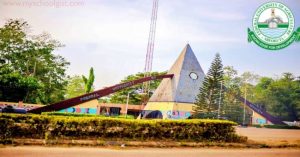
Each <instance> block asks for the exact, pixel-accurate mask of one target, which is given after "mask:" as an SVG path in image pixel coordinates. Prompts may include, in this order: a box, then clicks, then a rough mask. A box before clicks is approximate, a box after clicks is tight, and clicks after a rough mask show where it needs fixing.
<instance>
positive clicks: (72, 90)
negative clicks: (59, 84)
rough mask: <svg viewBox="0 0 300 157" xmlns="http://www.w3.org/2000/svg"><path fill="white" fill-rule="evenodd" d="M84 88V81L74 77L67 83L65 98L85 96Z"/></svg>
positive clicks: (76, 76)
mask: <svg viewBox="0 0 300 157" xmlns="http://www.w3.org/2000/svg"><path fill="white" fill-rule="evenodd" d="M84 86H85V84H84V81H83V79H82V78H81V77H80V76H78V75H75V76H73V77H71V78H70V79H69V81H68V85H67V88H66V96H65V97H66V98H73V97H76V96H79V95H83V94H85V93H86V92H85V87H84Z"/></svg>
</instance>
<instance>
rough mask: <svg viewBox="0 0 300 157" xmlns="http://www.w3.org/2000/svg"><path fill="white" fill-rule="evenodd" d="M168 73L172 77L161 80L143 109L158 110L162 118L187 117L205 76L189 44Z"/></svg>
mask: <svg viewBox="0 0 300 157" xmlns="http://www.w3.org/2000/svg"><path fill="white" fill-rule="evenodd" d="M168 73H169V74H174V77H173V78H172V79H164V80H162V82H161V83H160V85H159V86H158V88H157V89H156V90H155V92H154V93H153V95H152V96H151V98H150V99H149V102H148V103H147V105H146V106H145V108H144V110H145V111H153V110H159V111H160V112H162V115H163V118H169V119H182V118H188V117H189V116H190V115H191V112H192V108H193V105H194V102H195V99H196V96H197V95H198V93H199V88H200V86H201V85H202V82H203V80H204V76H205V74H204V72H203V70H202V68H201V66H200V64H199V62H198V60H197V58H196V56H195V54H194V52H193V50H192V49H191V47H190V45H189V44H187V45H186V46H185V47H184V49H183V50H182V52H181V53H180V55H179V57H178V58H177V60H176V61H175V63H174V64H173V66H172V67H171V69H170V70H169V71H168Z"/></svg>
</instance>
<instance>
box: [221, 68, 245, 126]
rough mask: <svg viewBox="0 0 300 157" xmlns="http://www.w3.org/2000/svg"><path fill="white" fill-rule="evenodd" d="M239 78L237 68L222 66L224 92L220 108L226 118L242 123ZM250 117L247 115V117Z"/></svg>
mask: <svg viewBox="0 0 300 157" xmlns="http://www.w3.org/2000/svg"><path fill="white" fill-rule="evenodd" d="M241 83H242V81H241V78H240V77H239V76H238V72H237V70H235V69H234V68H233V67H231V66H226V67H224V85H225V87H226V92H225V93H224V101H223V102H224V104H223V109H222V111H223V112H222V117H225V118H226V119H228V120H231V121H234V122H237V123H239V124H242V122H243V105H244V104H243V103H242V102H240V101H239V99H238V98H239V97H240V96H241V89H240V85H241ZM249 118H250V117H249V116H248V115H247V119H249Z"/></svg>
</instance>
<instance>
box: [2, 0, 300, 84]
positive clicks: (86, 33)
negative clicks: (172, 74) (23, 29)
mask: <svg viewBox="0 0 300 157" xmlns="http://www.w3.org/2000/svg"><path fill="white" fill-rule="evenodd" d="M276 1H277V2H282V3H284V4H285V5H287V6H288V7H289V8H290V9H291V10H292V12H293V15H294V18H295V27H296V28H297V27H300V9H299V8H300V1H299V0H284V1H280V0H276ZM53 2H56V6H53ZM265 2H268V1H265V0H257V1H245V0H226V1H224V0H210V1H206V0H159V7H158V17H157V25H156V39H155V48H154V56H153V68H152V70H153V71H165V70H168V69H169V68H170V67H171V66H172V64H173V63H174V62H175V60H176V58H177V57H178V56H179V54H180V52H181V50H182V49H183V48H184V46H185V45H186V44H187V43H189V44H190V45H191V47H192V49H193V51H194V53H195V55H196V56H197V58H198V61H199V63H200V65H201V66H202V68H203V70H204V72H205V73H206V72H207V70H208V68H209V66H210V64H211V62H212V60H213V58H214V56H215V54H216V53H217V52H218V53H220V55H221V58H222V61H223V65H224V66H233V67H234V68H235V69H236V70H238V72H239V74H241V73H243V72H246V71H250V72H253V73H255V74H258V75H261V76H269V77H275V78H276V77H279V76H280V75H281V74H282V73H284V72H292V73H293V74H294V75H296V76H299V75H300V42H299V43H293V44H292V45H290V46H289V47H287V48H284V49H282V50H278V51H270V50H265V49H262V48H260V47H258V46H257V45H255V44H254V43H248V41H247V28H248V27H249V28H251V25H252V18H253V15H254V13H255V11H256V9H257V8H258V7H259V6H260V5H262V4H263V3H265ZM151 10H152V0H0V26H1V27H2V26H3V25H4V23H5V22H6V20H7V19H11V18H13V19H24V20H25V21H27V22H28V23H29V24H30V26H31V32H30V33H31V34H40V33H42V32H47V33H49V34H51V36H52V38H54V39H56V40H58V41H60V42H61V43H63V44H64V45H65V47H62V48H59V49H57V50H55V53H56V54H59V55H61V56H63V57H65V58H66V60H67V61H69V62H70V63H71V64H70V66H69V67H68V70H67V74H68V75H70V76H73V75H88V72H89V69H90V67H93V68H94V71H95V83H94V85H95V87H96V89H97V88H102V87H105V86H110V85H113V84H116V83H119V82H120V80H121V79H123V78H124V77H126V76H127V75H129V74H134V73H137V72H142V71H143V69H144V65H145V57H146V50H147V42H148V34H149V29H150V28H149V27H150V18H151Z"/></svg>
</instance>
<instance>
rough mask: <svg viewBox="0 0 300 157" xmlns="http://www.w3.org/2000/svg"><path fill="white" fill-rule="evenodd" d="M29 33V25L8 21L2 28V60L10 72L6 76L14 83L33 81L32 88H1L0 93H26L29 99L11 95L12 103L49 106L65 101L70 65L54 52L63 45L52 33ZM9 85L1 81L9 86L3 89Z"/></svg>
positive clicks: (0, 47) (26, 86) (22, 22)
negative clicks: (49, 104) (21, 101)
mask: <svg viewBox="0 0 300 157" xmlns="http://www.w3.org/2000/svg"><path fill="white" fill-rule="evenodd" d="M28 30H29V25H28V23H27V22H25V21H22V20H8V21H7V22H6V23H5V24H4V26H3V27H1V28H0V58H1V60H2V61H1V62H3V63H2V64H4V65H3V66H5V67H6V68H5V69H6V70H7V69H9V70H10V71H9V73H8V76H5V77H8V78H9V79H14V80H15V82H22V81H25V82H30V83H29V84H30V85H29V84H26V83H25V85H18V86H19V87H18V88H4V89H1V90H2V91H1V92H2V93H8V92H10V93H11V92H14V93H18V91H19V90H20V91H26V94H25V95H26V96H24V94H21V95H20V96H16V97H14V95H10V100H12V101H20V100H23V101H24V102H29V103H44V104H48V103H53V102H56V101H59V100H62V99H64V92H65V90H64V87H65V85H66V83H67V82H66V81H65V78H66V75H65V71H66V68H67V66H68V65H69V63H68V62H67V61H66V60H65V59H64V58H63V57H61V56H59V55H55V54H53V51H54V50H55V49H57V48H59V47H62V46H63V45H62V44H60V43H59V42H58V41H56V40H53V39H52V38H51V37H50V35H49V34H46V33H43V34H40V35H30V34H29V33H28ZM2 70H3V68H1V73H3V71H2ZM24 78H29V80H26V79H24ZM9 82H10V81H8V82H5V81H2V83H7V84H4V85H2V86H10V85H9V84H8V83H9ZM36 83H38V85H36ZM29 87H30V88H29ZM7 90H11V91H7ZM21 93H23V92H21Z"/></svg>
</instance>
